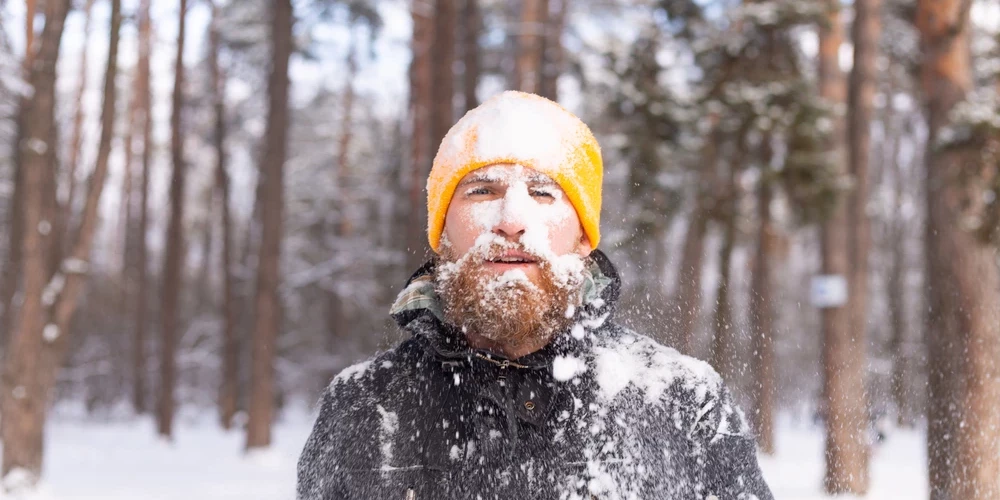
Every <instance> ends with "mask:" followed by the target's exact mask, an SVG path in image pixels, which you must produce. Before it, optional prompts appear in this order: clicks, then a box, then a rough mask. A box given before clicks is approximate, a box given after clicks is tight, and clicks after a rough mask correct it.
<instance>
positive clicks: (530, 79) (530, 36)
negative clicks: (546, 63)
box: [514, 0, 549, 94]
mask: <svg viewBox="0 0 1000 500" xmlns="http://www.w3.org/2000/svg"><path fill="white" fill-rule="evenodd" d="M548 4H549V1H548V0H521V23H520V25H519V26H518V30H517V33H518V34H517V40H518V45H517V58H516V61H515V66H514V75H515V78H516V81H517V89H518V90H521V91H524V92H531V93H533V94H537V93H539V92H540V91H541V83H542V61H543V57H542V56H543V51H544V49H545V43H544V41H545V38H544V36H545V26H546V24H547V23H546V21H547V17H548Z"/></svg>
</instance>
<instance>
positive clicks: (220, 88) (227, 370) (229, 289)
mask: <svg viewBox="0 0 1000 500" xmlns="http://www.w3.org/2000/svg"><path fill="white" fill-rule="evenodd" d="M219 23H220V20H219V5H218V2H216V1H214V0H213V2H212V21H211V25H210V27H209V45H210V46H209V52H208V57H209V72H210V75H209V80H210V84H211V87H212V108H213V112H214V115H215V116H214V124H215V131H214V134H213V142H214V146H215V194H216V196H217V199H218V203H219V218H220V219H221V221H220V222H221V226H222V253H221V262H219V265H220V266H221V267H222V295H223V299H222V320H223V326H222V371H221V373H220V377H219V379H220V384H219V421H220V422H221V423H222V428H223V429H230V428H232V426H233V417H235V416H236V411H237V409H238V401H239V375H240V372H239V360H240V339H239V335H238V334H237V322H238V318H237V317H236V314H237V310H236V298H235V290H234V285H235V284H234V282H233V228H232V214H231V213H230V203H231V202H230V196H229V190H230V184H231V183H230V180H229V172H228V170H227V163H228V162H227V160H228V155H227V154H226V137H227V122H226V79H227V75H226V71H225V69H223V68H222V65H221V62H220V57H221V52H222V42H221V33H220V32H219V29H220V26H219ZM209 257H210V256H209V255H206V256H205V258H206V259H208V258H209Z"/></svg>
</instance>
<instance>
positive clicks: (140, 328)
mask: <svg viewBox="0 0 1000 500" xmlns="http://www.w3.org/2000/svg"><path fill="white" fill-rule="evenodd" d="M151 3H152V0H142V2H141V4H140V7H139V64H138V68H137V71H138V73H139V88H138V91H139V98H140V99H141V104H140V107H141V108H142V175H141V179H140V181H139V198H140V204H141V205H140V206H139V227H138V229H137V230H136V232H137V233H138V234H137V235H136V241H137V243H138V248H137V250H136V254H137V260H138V262H137V263H136V266H137V271H138V276H137V278H136V285H137V290H136V295H137V297H136V305H135V324H134V326H133V328H135V337H134V338H133V343H132V408H133V409H134V410H135V413H136V414H142V413H145V412H146V411H147V407H146V303H147V302H146V301H147V300H148V297H149V295H148V294H149V292H148V290H147V289H148V281H149V279H148V277H149V251H148V245H147V243H146V232H147V229H148V227H149V173H150V172H149V170H150V165H151V162H152V152H153V137H152V136H153V120H152V95H151V88H150V84H149V77H150V56H151V49H152V18H151V17H150V4H151Z"/></svg>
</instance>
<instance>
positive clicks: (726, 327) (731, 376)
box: [712, 165, 740, 387]
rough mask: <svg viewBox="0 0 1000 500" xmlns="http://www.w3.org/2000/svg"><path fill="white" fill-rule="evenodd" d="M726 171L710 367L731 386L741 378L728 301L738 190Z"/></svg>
mask: <svg viewBox="0 0 1000 500" xmlns="http://www.w3.org/2000/svg"><path fill="white" fill-rule="evenodd" d="M729 170H730V172H729V182H728V183H727V186H726V191H725V197H726V200H725V212H724V213H723V227H722V246H721V248H720V249H719V284H718V286H717V287H716V293H715V318H714V321H713V329H714V333H715V336H714V345H713V347H712V366H713V367H714V368H715V370H716V371H718V372H719V374H720V375H721V376H722V379H723V380H724V381H725V382H726V384H727V385H728V386H730V387H732V386H733V385H734V384H736V383H737V382H738V381H739V379H740V370H739V366H738V360H737V354H736V347H737V343H738V340H737V332H738V330H737V328H736V325H734V324H733V310H732V305H731V301H730V300H729V293H730V277H731V275H732V272H731V269H732V256H733V246H734V245H735V240H736V217H737V215H738V214H737V213H736V210H737V207H738V198H737V197H738V193H737V191H736V189H737V184H736V169H735V168H733V166H732V165H730V167H729Z"/></svg>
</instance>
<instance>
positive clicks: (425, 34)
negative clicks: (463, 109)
mask: <svg viewBox="0 0 1000 500" xmlns="http://www.w3.org/2000/svg"><path fill="white" fill-rule="evenodd" d="M430 5H432V4H431V2H429V1H419V0H414V1H413V3H412V7H411V9H412V10H411V14H412V16H413V41H412V50H413V60H412V62H411V63H410V168H409V170H410V172H409V179H408V180H409V186H408V187H409V205H410V206H409V210H408V211H407V213H408V214H409V222H408V224H407V226H406V227H407V237H406V242H407V243H406V245H407V257H408V258H407V262H406V266H407V268H408V269H406V270H404V272H406V273H409V272H412V271H413V270H415V269H416V268H417V267H419V266H420V265H421V264H423V259H424V255H425V253H426V252H425V251H424V248H426V246H427V241H426V240H427V232H426V227H427V203H426V200H425V199H424V196H423V192H424V191H423V190H424V183H425V181H426V178H427V173H428V172H430V167H431V161H432V155H433V151H434V150H433V149H432V148H433V147H434V146H436V145H434V146H432V142H431V136H432V134H431V129H432V127H431V113H432V111H431V109H432V108H433V107H434V93H433V90H432V89H433V85H434V74H433V71H434V68H433V66H432V65H431V60H432V48H433V45H434V17H433V16H434V12H433V9H431V8H430Z"/></svg>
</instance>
